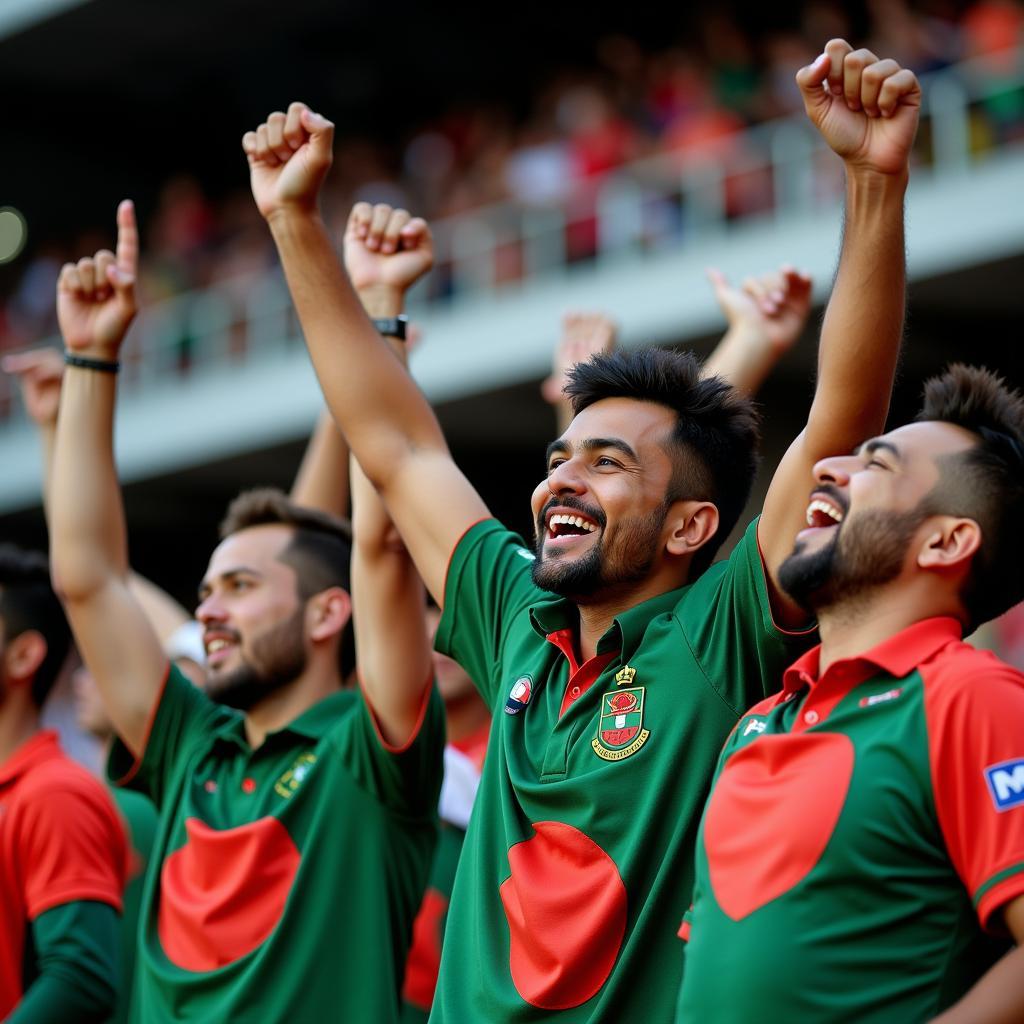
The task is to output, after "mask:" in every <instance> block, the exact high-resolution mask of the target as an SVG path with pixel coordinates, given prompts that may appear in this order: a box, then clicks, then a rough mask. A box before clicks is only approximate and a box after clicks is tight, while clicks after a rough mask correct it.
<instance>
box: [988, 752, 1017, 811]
mask: <svg viewBox="0 0 1024 1024" xmlns="http://www.w3.org/2000/svg"><path fill="white" fill-rule="evenodd" d="M985 781H986V782H987V783H988V791H989V794H990V795H991V797H992V802H993V803H994V804H995V805H996V810H997V811H1008V810H1009V809H1010V808H1011V807H1020V806H1021V805H1024V758H1018V759H1017V760H1015V761H1002V762H1000V763H999V764H993V765H989V766H988V768H986V769H985Z"/></svg>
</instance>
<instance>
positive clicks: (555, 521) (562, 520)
mask: <svg viewBox="0 0 1024 1024" xmlns="http://www.w3.org/2000/svg"><path fill="white" fill-rule="evenodd" d="M548 526H549V527H551V526H575V527H576V528H577V529H578V530H586V532H587V533H593V532H594V530H595V529H596V527H595V526H594V524H593V523H591V522H588V521H587V520H586V519H582V518H581V517H580V516H567V515H563V514H561V513H560V514H559V515H556V516H552V517H551V518H550V519H549V520H548Z"/></svg>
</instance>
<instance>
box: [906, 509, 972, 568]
mask: <svg viewBox="0 0 1024 1024" xmlns="http://www.w3.org/2000/svg"><path fill="white" fill-rule="evenodd" d="M980 547H981V527H980V526H979V525H978V524H977V523H976V522H975V521H974V520H973V519H958V518H954V517H953V516H940V517H939V518H938V519H937V521H936V524H935V527H934V529H932V530H931V531H930V532H929V533H928V534H927V536H926V537H925V538H924V542H923V543H922V546H921V548H920V550H919V551H918V553H917V564H918V566H919V567H920V568H922V569H963V568H967V567H968V566H969V564H970V561H971V559H972V558H973V557H974V555H975V554H976V553H977V552H978V549H979V548H980Z"/></svg>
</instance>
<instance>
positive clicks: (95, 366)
mask: <svg viewBox="0 0 1024 1024" xmlns="http://www.w3.org/2000/svg"><path fill="white" fill-rule="evenodd" d="M64 362H65V364H66V365H67V366H77V367H78V368H79V369H80V370H99V371H100V373H117V371H118V370H120V369H121V364H120V363H119V362H118V361H117V360H116V359H92V358H90V357H89V356H76V355H75V354H74V353H73V352H65V353H64Z"/></svg>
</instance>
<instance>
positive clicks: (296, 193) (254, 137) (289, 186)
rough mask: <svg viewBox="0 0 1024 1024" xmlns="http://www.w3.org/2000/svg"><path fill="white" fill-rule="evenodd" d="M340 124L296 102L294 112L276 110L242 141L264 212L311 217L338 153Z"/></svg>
mask: <svg viewBox="0 0 1024 1024" xmlns="http://www.w3.org/2000/svg"><path fill="white" fill-rule="evenodd" d="M333 141H334V125H333V124H332V123H331V122H330V121H328V120H327V118H325V117H321V116H320V114H315V113H313V111H312V110H310V109H309V107H307V106H306V104H305V103H292V104H291V105H290V106H289V107H288V113H287V114H282V113H281V112H280V111H275V112H274V113H273V114H271V115H270V116H269V117H268V118H267V120H266V121H265V122H264V123H263V124H261V125H260V126H259V127H258V128H257V129H256V131H254V132H246V133H245V135H244V136H243V137H242V149H243V150H244V151H245V155H246V157H247V158H248V160H249V181H250V184H251V185H252V195H253V198H254V199H255V200H256V207H257V209H258V210H259V211H260V213H261V214H262V215H263V216H264V217H265V218H266V219H268V220H269V219H270V218H271V217H273V216H275V215H276V214H278V213H281V212H283V211H286V210H288V209H289V208H291V209H294V210H298V211H300V212H305V213H309V212H312V211H315V210H316V204H317V197H318V196H319V194H320V186H321V185H322V184H323V181H324V178H326V177H327V172H328V170H330V167H331V161H332V159H333V153H332V151H331V146H332V143H333Z"/></svg>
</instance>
